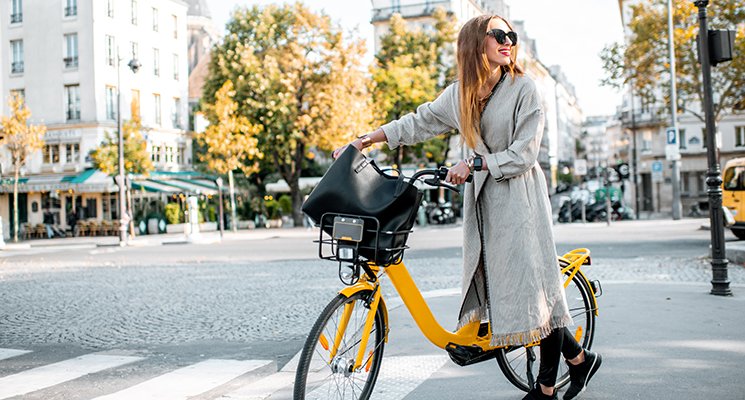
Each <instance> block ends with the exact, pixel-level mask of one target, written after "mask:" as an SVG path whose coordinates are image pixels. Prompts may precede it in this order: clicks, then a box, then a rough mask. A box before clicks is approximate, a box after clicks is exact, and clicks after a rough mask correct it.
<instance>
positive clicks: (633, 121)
mask: <svg viewBox="0 0 745 400" xmlns="http://www.w3.org/2000/svg"><path fill="white" fill-rule="evenodd" d="M631 134H632V135H633V141H634V151H633V152H632V155H631V157H632V160H631V168H632V169H633V170H634V202H635V207H636V219H639V214H641V212H642V210H641V208H639V171H638V170H637V162H636V117H635V116H634V87H633V86H631Z"/></svg>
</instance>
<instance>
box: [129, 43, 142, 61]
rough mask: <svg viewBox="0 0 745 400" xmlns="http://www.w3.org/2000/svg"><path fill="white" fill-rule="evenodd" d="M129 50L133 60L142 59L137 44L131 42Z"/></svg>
mask: <svg viewBox="0 0 745 400" xmlns="http://www.w3.org/2000/svg"><path fill="white" fill-rule="evenodd" d="M129 48H130V50H131V51H130V53H131V55H132V59H133V60H137V59H138V58H140V57H139V55H140V45H139V44H138V43H137V42H129Z"/></svg>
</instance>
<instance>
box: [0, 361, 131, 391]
mask: <svg viewBox="0 0 745 400" xmlns="http://www.w3.org/2000/svg"><path fill="white" fill-rule="evenodd" d="M141 359H142V358H140V357H127V356H110V355H99V354H88V355H84V356H80V357H76V358H73V359H70V360H65V361H60V362H58V363H54V364H49V365H45V366H43V367H38V368H34V369H30V370H28V371H23V372H19V373H17V374H14V375H8V376H6V377H4V378H0V399H6V398H8V397H13V396H18V395H21V394H26V393H30V392H34V391H37V390H41V389H44V388H47V387H50V386H54V385H58V384H60V383H62V382H67V381H70V380H73V379H76V378H79V377H81V376H84V375H88V374H92V373H94V372H98V371H102V370H105V369H108V368H113V367H117V366H120V365H124V364H128V363H131V362H135V361H139V360H141Z"/></svg>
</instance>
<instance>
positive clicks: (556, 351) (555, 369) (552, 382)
mask: <svg viewBox="0 0 745 400" xmlns="http://www.w3.org/2000/svg"><path fill="white" fill-rule="evenodd" d="M581 352H582V346H580V345H579V343H577V340H575V339H574V336H572V334H571V333H570V332H569V329H567V328H558V329H554V330H553V331H552V332H551V333H550V334H549V335H548V336H546V337H545V338H543V339H542V340H541V366H540V369H539V370H538V378H537V379H536V382H538V383H540V384H542V385H543V386H547V387H552V386H556V377H557V375H558V373H559V355H560V354H563V355H564V358H565V359H567V360H571V359H573V358H576V357H577V356H578V355H579V353H581Z"/></svg>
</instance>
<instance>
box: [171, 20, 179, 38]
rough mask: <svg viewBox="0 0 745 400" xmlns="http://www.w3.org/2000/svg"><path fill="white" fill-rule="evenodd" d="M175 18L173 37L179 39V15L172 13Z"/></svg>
mask: <svg viewBox="0 0 745 400" xmlns="http://www.w3.org/2000/svg"><path fill="white" fill-rule="evenodd" d="M171 17H172V18H173V38H174V39H178V16H176V15H171Z"/></svg>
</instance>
